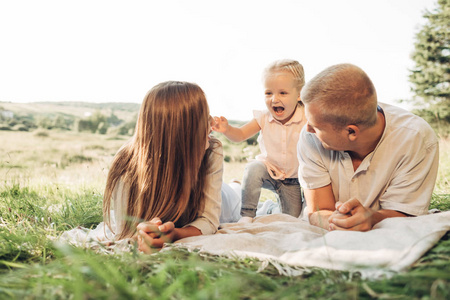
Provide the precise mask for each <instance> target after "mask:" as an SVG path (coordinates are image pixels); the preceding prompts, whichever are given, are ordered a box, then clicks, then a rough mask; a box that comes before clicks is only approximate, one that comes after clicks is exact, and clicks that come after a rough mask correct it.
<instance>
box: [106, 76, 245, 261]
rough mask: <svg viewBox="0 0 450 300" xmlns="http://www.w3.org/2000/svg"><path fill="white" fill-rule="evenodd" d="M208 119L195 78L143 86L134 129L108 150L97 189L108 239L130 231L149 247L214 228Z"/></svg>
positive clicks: (218, 180) (213, 155) (213, 151)
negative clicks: (100, 190) (104, 181)
mask: <svg viewBox="0 0 450 300" xmlns="http://www.w3.org/2000/svg"><path fill="white" fill-rule="evenodd" d="M210 118H211V117H210V116H209V108H208V104H207V102H206V98H205V95H204V93H203V91H202V89H201V88H200V87H199V86H197V85H195V84H192V83H187V82H173V81H170V82H164V83H161V84H158V85H156V86H155V87H153V88H152V89H151V90H150V91H149V92H148V93H147V95H146V97H145V98H144V101H143V104H142V106H141V109H140V112H139V117H138V121H137V124H136V130H135V134H134V136H133V137H132V139H131V140H130V141H129V142H128V143H127V144H125V145H124V146H123V147H122V148H121V149H120V150H119V152H118V153H117V154H116V156H115V157H114V160H113V162H112V166H111V169H110V171H109V174H108V179H107V184H106V188H105V193H104V200H103V214H104V218H105V222H106V224H108V226H109V227H110V228H111V223H112V222H111V215H110V214H111V212H110V211H111V209H113V210H114V217H115V224H116V226H115V230H114V229H112V228H111V229H112V230H113V231H115V234H116V239H123V238H130V237H137V240H138V244H139V249H140V250H141V251H144V252H150V251H151V248H161V247H162V246H163V243H164V242H173V241H176V240H179V239H182V238H184V237H189V236H196V235H201V234H213V233H215V232H216V231H217V228H218V226H219V215H220V212H221V186H222V173H223V154H222V145H221V144H220V142H219V141H218V140H217V139H214V138H210V137H209V134H210V132H211V125H210V122H211V119H210ZM236 201H237V200H235V202H236ZM224 209H229V208H226V207H225V208H224Z"/></svg>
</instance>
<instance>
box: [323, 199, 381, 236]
mask: <svg viewBox="0 0 450 300" xmlns="http://www.w3.org/2000/svg"><path fill="white" fill-rule="evenodd" d="M374 215H375V211H374V210H373V209H370V208H367V207H364V206H362V204H361V203H360V202H359V201H358V199H351V200H349V201H347V202H344V203H342V202H336V211H335V212H334V213H333V214H332V215H331V216H330V218H329V219H328V222H329V223H330V230H354V231H368V230H370V229H372V227H373V226H374V225H375V224H376V223H377V222H376V218H375V217H374Z"/></svg>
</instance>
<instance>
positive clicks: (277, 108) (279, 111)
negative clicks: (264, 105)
mask: <svg viewBox="0 0 450 300" xmlns="http://www.w3.org/2000/svg"><path fill="white" fill-rule="evenodd" d="M272 109H273V111H274V112H275V114H276V115H277V116H281V115H282V114H283V112H284V107H281V106H274V107H273V108H272Z"/></svg>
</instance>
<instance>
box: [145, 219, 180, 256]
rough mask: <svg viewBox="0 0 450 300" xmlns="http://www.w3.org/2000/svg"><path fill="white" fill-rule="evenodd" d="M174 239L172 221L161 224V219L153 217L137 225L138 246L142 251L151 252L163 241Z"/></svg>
mask: <svg viewBox="0 0 450 300" xmlns="http://www.w3.org/2000/svg"><path fill="white" fill-rule="evenodd" d="M174 240H176V230H175V224H174V223H173V222H167V223H164V224H163V223H162V221H161V219H159V218H154V219H153V220H151V221H148V222H142V223H139V224H138V226H137V241H138V248H139V250H140V251H142V252H144V253H152V252H154V250H155V249H161V248H162V247H163V245H164V243H171V242H173V241H174Z"/></svg>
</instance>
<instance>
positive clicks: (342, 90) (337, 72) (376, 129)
mask: <svg viewBox="0 0 450 300" xmlns="http://www.w3.org/2000/svg"><path fill="white" fill-rule="evenodd" d="M301 99H302V101H303V103H304V105H305V114H306V118H307V120H308V123H307V125H306V126H305V127H304V128H303V130H302V132H301V134H300V140H299V143H298V147H297V153H298V159H299V181H300V184H301V186H302V187H303V189H304V194H305V200H306V204H307V214H308V217H309V221H310V223H311V224H313V225H317V226H320V227H323V228H326V229H330V230H335V229H341V230H358V231H366V230H370V229H372V227H373V226H374V225H375V224H376V223H378V222H380V221H381V220H383V219H385V218H391V217H405V216H416V215H423V214H426V213H427V211H428V206H429V203H430V199H431V194H432V191H433V188H434V185H435V181H436V176H437V169H438V154H439V145H438V140H437V137H436V135H435V134H434V132H433V130H432V129H431V127H430V126H429V125H428V124H427V123H426V122H425V121H424V120H423V119H421V118H419V117H418V116H415V115H413V114H412V113H410V112H407V111H405V110H403V109H400V108H397V107H395V106H392V105H388V104H383V103H378V101H377V95H376V91H375V87H374V86H373V84H372V81H371V80H370V78H369V77H368V76H367V74H366V73H365V72H364V71H363V70H362V69H360V68H359V67H357V66H354V65H351V64H340V65H335V66H331V67H329V68H327V69H325V70H324V71H322V72H321V73H319V74H318V75H317V76H315V77H314V78H313V79H312V80H311V81H309V82H308V84H307V85H306V86H305V87H304V88H303V90H302V93H301Z"/></svg>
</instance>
